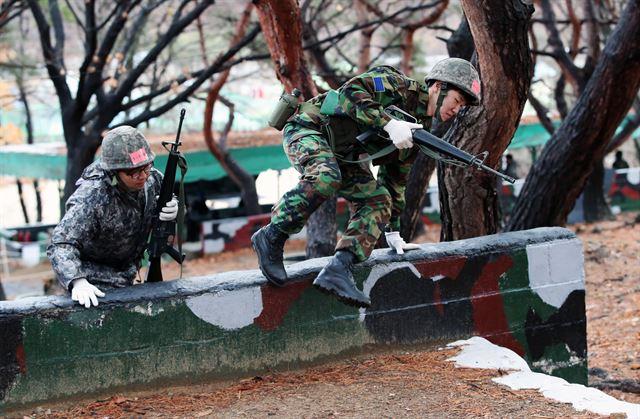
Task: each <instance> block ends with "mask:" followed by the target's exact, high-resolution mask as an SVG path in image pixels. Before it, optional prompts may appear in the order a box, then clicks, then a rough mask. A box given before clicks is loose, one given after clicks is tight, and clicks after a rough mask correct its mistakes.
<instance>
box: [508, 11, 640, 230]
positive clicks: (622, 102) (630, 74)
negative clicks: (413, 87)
mask: <svg viewBox="0 0 640 419" xmlns="http://www.w3.org/2000/svg"><path fill="white" fill-rule="evenodd" d="M639 87H640V1H639V0H632V1H629V3H628V4H627V7H626V8H625V10H624V12H623V13H622V14H621V17H620V21H619V22H618V25H617V26H616V28H615V30H614V32H613V33H612V34H611V36H610V37H609V39H608V40H607V43H606V45H605V48H604V50H603V52H602V55H601V58H600V60H599V62H598V64H597V66H596V68H595V70H594V72H593V75H592V76H591V78H590V79H589V81H588V83H587V85H586V87H585V89H584V91H583V93H582V94H581V95H580V98H579V99H578V102H577V103H576V105H575V107H574V108H573V109H572V110H571V112H570V113H569V115H568V116H567V118H566V119H565V120H564V122H563V123H562V125H561V126H560V127H559V128H558V129H557V130H556V132H555V134H554V135H553V136H552V137H551V139H550V140H549V142H548V143H547V144H546V146H545V148H544V149H543V150H542V154H541V156H540V158H539V159H538V161H537V162H536V163H535V164H534V165H533V167H532V169H531V171H530V172H529V175H528V176H527V181H526V182H525V184H524V187H523V188H522V191H521V192H520V195H519V196H518V199H517V201H516V204H515V207H514V211H513V214H512V217H511V220H510V222H509V225H508V226H507V229H508V230H511V231H513V230H523V229H528V228H534V227H542V226H553V225H564V224H565V223H566V220H567V215H568V214H569V212H570V211H571V208H572V207H573V205H574V204H575V200H576V198H577V197H578V196H579V195H580V192H581V191H582V189H583V187H584V185H585V183H586V181H587V177H588V176H589V174H590V172H591V169H592V167H593V164H594V162H598V161H601V160H602V158H603V157H604V153H605V151H606V148H607V145H608V144H609V141H610V139H611V138H612V136H613V134H614V132H615V130H616V128H617V127H618V125H619V124H620V122H621V121H622V119H623V118H624V116H625V115H626V114H627V112H628V110H629V108H630V107H631V104H632V102H633V100H634V98H635V95H636V93H637V91H638V88H639Z"/></svg>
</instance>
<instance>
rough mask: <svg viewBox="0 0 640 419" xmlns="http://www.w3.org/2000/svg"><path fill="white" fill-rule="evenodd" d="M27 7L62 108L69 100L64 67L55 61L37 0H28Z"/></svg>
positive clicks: (43, 17)
mask: <svg viewBox="0 0 640 419" xmlns="http://www.w3.org/2000/svg"><path fill="white" fill-rule="evenodd" d="M28 4H29V8H30V9H31V13H32V14H33V17H34V19H35V21H36V25H37V26H38V32H39V34H40V45H41V47H42V56H43V58H44V63H45V66H46V68H47V73H48V74H49V78H50V79H51V82H52V83H53V87H54V88H55V90H56V94H57V95H58V100H59V102H60V107H61V108H62V109H63V110H64V109H66V108H67V106H68V104H69V103H70V102H71V91H70V90H69V86H68V85H67V79H66V72H65V70H64V68H62V67H61V66H60V64H59V63H58V62H57V61H56V57H55V54H54V50H53V46H52V45H51V37H50V33H49V31H50V28H49V23H48V22H47V19H46V18H45V16H44V13H43V12H42V9H41V8H40V4H39V2H38V0H28Z"/></svg>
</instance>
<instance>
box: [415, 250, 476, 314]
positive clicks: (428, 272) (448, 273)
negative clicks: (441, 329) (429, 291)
mask: <svg viewBox="0 0 640 419" xmlns="http://www.w3.org/2000/svg"><path fill="white" fill-rule="evenodd" d="M466 261H467V258H465V257H457V258H445V259H440V260H434V261H432V262H421V263H414V264H413V266H415V267H416V269H417V270H418V272H420V275H422V277H423V278H425V279H427V280H429V281H431V278H432V277H434V276H436V275H442V276H444V277H447V278H451V279H456V278H457V277H458V275H459V274H460V271H461V270H462V268H463V267H464V264H465V262H466ZM443 279H444V278H443ZM434 282H435V284H434V289H433V302H434V304H435V308H436V310H438V313H440V314H441V315H442V316H444V306H443V305H442V296H441V294H440V284H439V283H438V282H439V280H436V281H434Z"/></svg>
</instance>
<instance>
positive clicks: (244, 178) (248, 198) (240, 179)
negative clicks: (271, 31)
mask: <svg viewBox="0 0 640 419" xmlns="http://www.w3.org/2000/svg"><path fill="white" fill-rule="evenodd" d="M252 10H253V4H251V3H247V6H246V7H245V9H244V11H243V13H242V16H241V18H240V19H239V20H238V23H237V25H236V33H235V35H234V36H233V38H232V39H231V45H234V44H235V43H237V42H238V41H239V40H240V39H242V37H243V36H244V34H245V31H246V28H247V25H248V24H249V18H250V17H251V11H252ZM202 47H203V48H202V53H203V55H204V54H205V53H206V50H205V49H204V45H202ZM230 73H231V69H227V70H225V71H223V72H222V73H221V74H220V75H219V76H218V78H217V79H216V81H215V82H214V83H213V84H212V85H211V87H210V88H209V92H208V94H207V101H206V106H205V110H204V127H203V134H204V139H205V142H206V143H207V147H208V148H209V151H211V154H213V156H214V157H215V158H216V159H217V160H218V162H219V163H220V166H222V168H223V169H224V171H225V172H226V173H227V175H228V176H229V178H231V180H232V181H233V183H235V184H236V185H237V186H238V187H239V188H240V194H241V195H242V202H243V203H244V208H245V211H246V214H247V215H253V214H259V213H260V211H261V210H260V204H259V202H258V192H257V191H256V182H255V180H254V178H253V176H252V175H251V174H250V173H249V172H247V171H246V170H244V169H243V168H242V167H241V166H240V165H239V164H238V162H236V161H235V160H234V159H233V158H232V157H231V154H229V151H228V150H227V149H226V147H223V146H221V144H220V142H219V141H216V140H215V138H214V136H213V108H214V106H215V104H216V101H217V100H218V98H219V95H220V90H221V89H222V87H223V86H224V84H225V83H226V81H227V79H228V77H229V74H230ZM232 122H233V110H232V109H230V112H229V123H228V124H227V128H226V130H225V133H224V135H225V136H226V135H227V134H228V132H229V130H231V123H232Z"/></svg>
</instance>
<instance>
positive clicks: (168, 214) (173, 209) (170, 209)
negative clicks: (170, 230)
mask: <svg viewBox="0 0 640 419" xmlns="http://www.w3.org/2000/svg"><path fill="white" fill-rule="evenodd" d="M177 216H178V198H176V197H175V196H174V197H173V198H172V199H171V201H169V202H167V205H165V206H164V207H162V210H161V211H160V216H159V217H158V218H160V221H173V220H175V219H176V217H177Z"/></svg>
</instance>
